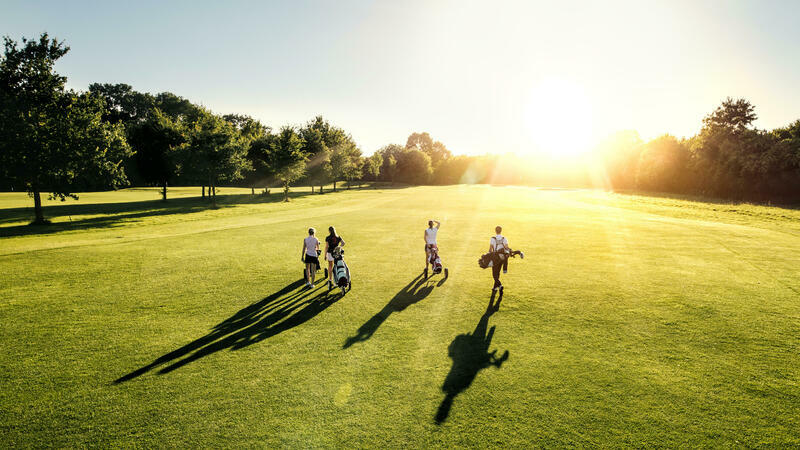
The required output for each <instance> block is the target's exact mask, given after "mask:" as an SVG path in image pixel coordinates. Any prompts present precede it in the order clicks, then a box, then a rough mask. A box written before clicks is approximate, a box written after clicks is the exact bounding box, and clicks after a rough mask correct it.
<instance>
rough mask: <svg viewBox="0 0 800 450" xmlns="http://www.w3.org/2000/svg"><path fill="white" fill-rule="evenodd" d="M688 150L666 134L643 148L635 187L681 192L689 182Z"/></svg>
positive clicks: (681, 143)
mask: <svg viewBox="0 0 800 450" xmlns="http://www.w3.org/2000/svg"><path fill="white" fill-rule="evenodd" d="M689 157H690V153H689V148H688V146H687V145H686V143H685V142H681V141H679V140H677V139H675V137H673V136H670V135H668V134H665V135H663V136H661V137H658V138H656V139H653V140H652V141H650V142H648V143H646V144H644V145H643V146H642V152H641V154H640V155H639V164H638V168H637V173H636V187H638V188H639V189H646V190H651V191H661V192H682V191H685V190H686V189H687V187H688V186H687V183H688V182H689V179H690V176H689Z"/></svg>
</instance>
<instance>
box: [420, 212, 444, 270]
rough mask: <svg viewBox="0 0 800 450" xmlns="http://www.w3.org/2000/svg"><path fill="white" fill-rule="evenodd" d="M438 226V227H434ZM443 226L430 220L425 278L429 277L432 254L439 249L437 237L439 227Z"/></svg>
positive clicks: (427, 234)
mask: <svg viewBox="0 0 800 450" xmlns="http://www.w3.org/2000/svg"><path fill="white" fill-rule="evenodd" d="M433 224H436V226H433ZM441 225H442V223H441V222H439V221H438V220H432V219H431V220H429V221H428V228H426V229H425V235H424V239H425V276H426V277H427V276H428V264H430V259H431V254H432V253H433V251H434V249H437V248H438V246H437V245H436V235H437V233H438V232H439V227H440V226H441Z"/></svg>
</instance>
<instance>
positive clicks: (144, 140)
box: [128, 108, 188, 200]
mask: <svg viewBox="0 0 800 450" xmlns="http://www.w3.org/2000/svg"><path fill="white" fill-rule="evenodd" d="M187 140H188V139H187V137H186V133H185V131H184V128H183V127H182V126H181V124H179V123H176V122H175V121H173V120H172V119H170V118H169V116H167V115H166V114H164V113H162V112H161V111H160V110H159V109H157V108H156V109H154V110H153V111H152V112H151V113H150V115H149V117H148V118H147V119H146V120H145V121H144V122H142V123H137V124H134V125H132V126H131V128H130V129H129V131H128V141H129V142H130V143H131V145H132V146H133V148H134V150H136V155H135V158H136V163H137V166H138V168H139V174H140V175H141V176H142V177H143V178H144V179H145V180H146V181H148V182H151V183H154V184H156V185H158V186H160V187H161V197H162V199H163V200H166V199H167V185H168V184H169V183H171V182H172V180H173V179H174V178H175V177H176V176H177V175H178V174H179V173H180V169H181V167H182V164H183V161H182V157H181V156H182V155H181V151H180V150H181V149H182V147H183V145H184V144H185V143H186V142H187Z"/></svg>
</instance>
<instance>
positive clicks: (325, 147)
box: [0, 34, 800, 222]
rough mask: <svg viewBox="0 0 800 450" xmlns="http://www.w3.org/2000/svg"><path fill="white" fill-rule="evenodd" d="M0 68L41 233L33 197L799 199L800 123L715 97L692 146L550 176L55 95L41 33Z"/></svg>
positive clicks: (104, 87) (172, 110)
mask: <svg viewBox="0 0 800 450" xmlns="http://www.w3.org/2000/svg"><path fill="white" fill-rule="evenodd" d="M3 44H4V53H3V55H2V59H0V189H2V190H10V189H11V190H20V191H21V190H26V191H27V192H28V193H29V194H30V195H31V197H32V198H33V200H34V211H35V222H45V219H44V216H43V213H42V208H41V194H42V193H49V194H50V196H51V197H52V198H59V199H61V200H64V199H65V198H66V197H75V192H81V191H87V190H103V189H116V188H119V187H124V186H129V185H136V186H144V185H149V186H158V187H160V188H161V195H162V198H163V199H164V200H166V199H167V196H168V188H169V186H171V185H176V184H177V185H200V186H201V196H202V197H203V198H207V199H208V201H209V202H211V204H212V205H216V191H217V186H218V185H219V184H221V183H225V184H226V185H240V186H248V187H250V188H251V189H252V192H253V193H255V190H256V189H257V188H258V189H261V188H268V187H272V186H280V187H281V188H282V190H283V192H284V196H285V199H286V200H288V198H289V197H288V194H289V189H290V186H292V185H296V184H298V183H302V184H305V185H310V186H312V192H313V190H314V189H315V188H317V187H318V190H317V192H319V193H322V192H324V190H323V189H324V186H326V185H328V184H333V189H334V190H335V189H336V187H337V183H342V182H348V183H347V185H348V187H349V186H350V185H351V184H352V183H353V182H355V181H359V182H361V181H385V182H391V183H404V184H457V183H494V184H528V185H553V186H597V185H598V184H602V185H603V186H606V187H610V188H612V189H643V190H649V191H663V192H675V193H686V194H701V195H709V196H717V197H726V198H733V199H748V200H761V201H765V200H766V201H770V200H774V201H793V202H794V201H797V200H798V199H800V120H798V121H795V122H794V123H792V124H790V125H788V126H786V127H784V128H779V129H775V130H771V131H767V130H758V129H755V128H754V127H753V122H754V121H755V119H756V114H755V111H754V107H753V106H752V105H751V104H750V103H749V102H747V101H746V100H743V99H736V100H734V99H730V98H729V99H727V100H725V101H724V102H723V103H722V104H721V105H720V106H719V107H718V108H717V109H716V110H715V111H713V112H712V113H711V114H709V115H708V116H707V117H706V118H705V119H704V120H703V127H702V129H701V131H700V132H699V134H698V135H696V136H694V137H691V138H688V139H676V138H675V137H672V136H669V135H664V136H661V137H659V138H656V139H654V140H652V141H650V142H643V141H642V140H641V138H640V137H639V135H638V134H636V133H635V132H622V133H619V134H617V135H615V136H614V137H613V138H612V139H609V140H608V141H607V142H605V143H603V144H602V145H601V146H599V148H598V149H597V151H596V152H595V156H596V157H597V158H598V159H599V164H597V165H595V166H594V167H600V168H601V170H599V171H593V170H585V171H581V170H560V171H559V170H553V168H552V167H548V166H546V165H543V166H541V167H537V166H536V165H533V164H530V163H529V162H526V161H523V160H522V159H521V158H520V157H518V156H513V155H501V156H497V155H495V156H488V155H487V156H457V155H453V153H452V152H451V151H450V150H448V149H447V147H446V146H445V145H444V144H443V143H441V142H439V141H435V140H434V139H433V138H432V137H431V136H430V135H429V134H428V133H425V132H422V133H416V132H415V133H412V134H411V135H410V136H409V137H408V139H407V141H406V143H405V145H399V144H390V145H387V146H385V147H383V148H381V149H380V150H378V151H377V152H375V153H374V154H373V155H371V156H369V157H365V156H363V155H362V153H361V150H360V149H359V148H358V146H357V145H356V143H355V141H354V140H353V138H352V136H351V135H350V134H348V133H347V132H345V131H344V130H343V129H341V128H339V127H336V126H334V125H331V124H330V123H329V122H328V121H326V120H325V119H324V118H323V117H319V116H318V117H315V118H314V119H313V120H311V121H309V122H307V123H306V124H304V125H302V126H288V125H287V126H284V127H282V128H280V129H279V130H277V131H275V130H272V129H271V128H270V127H269V126H266V125H264V124H262V123H261V122H259V121H258V120H256V119H254V118H252V117H249V116H246V115H238V114H228V115H218V114H214V113H212V112H211V111H209V110H208V109H207V108H204V107H202V106H200V105H197V104H194V103H192V102H190V101H189V100H187V99H185V98H182V97H179V96H177V95H175V94H172V93H169V92H163V93H160V94H156V95H153V94H149V93H142V92H137V91H135V90H134V89H133V88H132V87H131V86H129V85H127V84H100V83H95V84H92V85H90V86H89V90H88V92H76V91H73V90H70V89H67V88H66V78H65V77H63V76H60V75H58V74H57V73H56V72H55V71H54V64H55V62H56V60H58V59H59V58H61V57H62V56H64V55H65V54H66V53H67V52H68V51H69V47H67V46H66V45H64V43H63V42H62V41H58V40H56V39H51V38H50V37H49V36H48V35H47V34H42V35H41V36H40V37H39V38H38V39H36V40H27V39H24V38H23V39H22V41H21V42H16V41H13V40H11V39H10V38H8V37H6V38H4V41H3Z"/></svg>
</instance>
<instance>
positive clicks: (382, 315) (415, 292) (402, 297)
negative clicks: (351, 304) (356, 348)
mask: <svg viewBox="0 0 800 450" xmlns="http://www.w3.org/2000/svg"><path fill="white" fill-rule="evenodd" d="M426 281H427V280H426V279H425V278H424V277H423V276H422V274H421V273H420V274H419V275H417V276H416V277H415V278H414V279H413V280H411V281H410V282H409V283H408V284H407V285H405V287H403V289H401V290H400V292H398V293H397V294H395V296H394V297H393V298H392V299H391V300H389V303H387V304H386V306H384V307H383V309H382V310H380V311H378V313H377V314H375V315H374V316H372V317H371V318H370V319H369V320H368V321H366V322H365V323H364V325H361V327H360V328H359V329H358V331H356V335H355V336H351V337H348V338H347V340H346V341H345V342H344V344H343V345H342V348H343V349H344V348H348V347H350V346H351V345H353V344H355V343H356V342H362V341H366V340H367V339H369V338H370V337H372V335H373V333H375V330H377V329H378V327H380V326H381V324H383V322H384V321H386V319H388V318H389V316H390V315H392V313H394V312H399V311H402V310H404V309H406V308H408V307H409V306H410V305H413V304H414V303H417V302H418V301H420V300H422V299H424V298H425V297H427V296H428V295H430V293H431V292H433V284H428V283H426Z"/></svg>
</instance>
